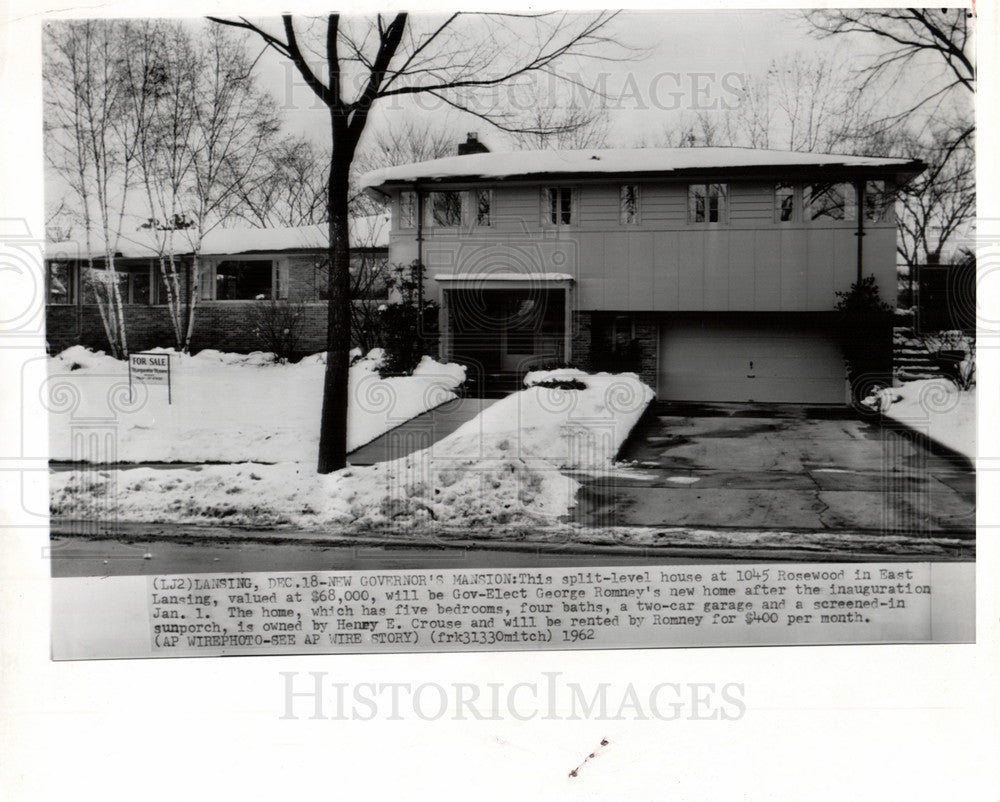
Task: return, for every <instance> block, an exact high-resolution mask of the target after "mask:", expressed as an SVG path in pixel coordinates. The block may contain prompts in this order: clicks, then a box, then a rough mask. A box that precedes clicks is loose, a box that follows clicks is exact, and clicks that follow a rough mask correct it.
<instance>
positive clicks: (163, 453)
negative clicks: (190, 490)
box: [49, 346, 465, 464]
mask: <svg viewBox="0 0 1000 802" xmlns="http://www.w3.org/2000/svg"><path fill="white" fill-rule="evenodd" d="M150 353H164V354H170V362H171V378H172V396H173V397H172V403H170V404H168V403H167V388H166V387H164V386H156V385H152V386H148V387H142V386H139V387H136V388H135V393H134V396H133V402H132V403H130V402H129V394H128V365H127V363H126V362H124V361H121V360H117V359H114V358H113V357H110V356H108V355H106V354H104V353H103V352H100V351H98V352H96V353H95V352H93V351H90V350H88V349H86V348H83V347H80V346H74V347H72V348H68V349H67V350H65V351H63V352H62V353H61V354H59V355H58V356H55V357H53V358H51V359H50V360H49V375H50V377H51V378H50V393H51V394H52V395H53V396H54V397H56V396H57V389H58V388H60V386H62V388H61V390H59V392H61V393H64V394H69V395H75V396H76V397H77V398H78V404H77V405H76V406H75V407H73V408H71V409H68V410H61V409H59V408H56V409H55V410H54V411H53V413H52V414H51V415H50V423H49V426H50V429H49V443H50V449H51V450H50V457H51V459H54V460H71V459H80V457H79V456H75V455H74V454H73V452H72V447H73V446H72V442H73V435H74V432H76V431H80V429H79V428H78V427H79V426H80V424H81V422H83V421H84V420H85V419H87V418H92V419H98V420H99V419H102V418H104V419H107V418H108V417H109V416H113V415H117V420H118V425H117V438H116V442H115V448H116V451H117V461H119V462H246V461H254V462H285V461H287V462H303V463H309V464H312V463H314V462H315V459H316V452H317V448H318V444H319V420H320V409H321V406H322V396H323V373H324V370H325V367H324V358H323V355H322V354H316V355H314V356H311V357H306V358H305V359H303V360H302V361H301V362H298V363H295V364H279V363H276V362H275V361H274V357H273V355H271V354H266V353H261V352H257V353H252V354H225V353H221V352H219V351H213V350H205V351H200V352H198V353H197V354H195V355H194V356H189V355H186V354H180V353H177V352H176V351H174V350H173V349H159V348H157V349H152V351H150ZM380 358H381V352H380V351H378V350H375V351H372V352H371V353H370V354H368V355H367V356H366V357H364V358H361V359H359V360H358V361H357V362H356V363H355V364H354V365H353V366H352V367H351V373H350V401H349V414H348V424H347V430H348V438H347V439H348V449H349V450H353V449H355V448H359V447H360V446H362V445H364V444H365V443H367V442H369V441H371V440H373V439H374V438H376V437H378V436H379V435H381V434H383V433H384V432H386V431H387V430H389V429H392V428H394V427H396V426H398V425H400V424H401V423H404V422H406V421H407V420H409V419H411V418H413V417H415V416H416V415H419V414H420V413H422V412H424V411H426V410H428V409H431V408H433V407H436V406H438V405H439V404H443V403H444V402H445V401H449V400H451V399H453V398H456V397H457V396H456V395H455V392H454V390H455V389H456V388H457V387H458V386H459V385H460V384H461V383H462V382H463V381H464V380H465V368H463V367H462V366H461V365H455V364H447V365H442V364H440V363H438V362H435V361H434V360H433V359H431V358H430V357H424V359H423V361H422V362H421V363H420V364H419V365H418V366H417V368H416V369H415V370H414V372H413V375H412V376H401V377H392V378H387V379H381V378H379V375H378V371H377V368H378V364H379V359H380ZM67 384H68V386H64V385H67ZM64 397H66V396H64ZM53 406H58V405H55V404H53ZM82 457H83V460H84V461H86V460H88V459H93V460H99V459H101V457H100V456H99V455H97V454H93V455H88V454H86V453H85V454H83V455H82Z"/></svg>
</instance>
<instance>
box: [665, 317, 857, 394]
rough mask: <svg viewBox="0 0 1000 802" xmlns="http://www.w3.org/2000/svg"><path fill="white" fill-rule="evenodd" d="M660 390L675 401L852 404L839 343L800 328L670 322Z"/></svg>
mask: <svg viewBox="0 0 1000 802" xmlns="http://www.w3.org/2000/svg"><path fill="white" fill-rule="evenodd" d="M658 384H659V388H658V396H659V397H660V398H661V399H664V400H670V401H759V402H774V403H800V404H843V403H846V401H847V385H846V379H845V369H844V358H843V356H842V352H841V349H840V347H839V345H838V344H837V342H836V340H835V339H834V338H833V337H831V336H830V335H829V334H827V333H825V332H822V331H817V330H815V329H808V328H802V327H791V328H789V327H784V326H783V327H768V326H766V325H752V324H727V323H721V322H715V321H712V322H705V323H696V322H677V323H665V324H663V325H661V327H660V372H659V380H658Z"/></svg>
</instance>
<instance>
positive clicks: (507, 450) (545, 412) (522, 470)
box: [52, 363, 653, 534]
mask: <svg viewBox="0 0 1000 802" xmlns="http://www.w3.org/2000/svg"><path fill="white" fill-rule="evenodd" d="M426 370H433V368H432V366H431V365H430V364H429V363H428V364H427V366H426ZM580 375H582V376H583V377H584V378H585V379H586V383H587V385H588V386H587V388H586V389H585V390H571V391H564V390H558V389H551V388H545V387H529V388H527V389H525V390H522V391H521V392H518V393H515V394H513V395H511V396H508V397H507V398H504V399H501V400H500V401H498V402H496V403H495V404H493V405H491V406H490V407H488V408H487V409H486V410H485V411H484V412H483V413H482V414H480V415H479V416H478V417H477V418H475V419H473V420H471V421H469V422H467V423H466V424H464V425H463V426H462V427H460V428H459V429H457V430H456V431H455V432H453V433H452V434H451V435H449V436H448V437H445V438H444V439H442V440H441V441H439V442H438V443H436V444H434V445H433V446H431V447H430V448H427V449H424V450H422V451H417V452H415V453H413V454H410V455H409V456H406V457H402V458H400V459H397V460H394V461H392V462H387V463H382V464H380V465H372V466H367V467H349V468H347V469H345V470H342V471H339V472H337V473H335V474H330V475H328V476H318V475H317V474H315V473H314V472H313V471H312V468H311V466H307V465H300V464H289V463H283V464H280V465H256V464H242V465H206V466H202V467H198V468H195V469H171V470H156V469H149V468H137V469H132V470H116V471H81V472H72V473H69V472H67V473H58V472H57V473H55V474H53V476H52V514H53V515H55V516H60V517H66V518H89V517H91V516H92V515H93V514H95V513H96V512H97V511H100V513H101V514H102V515H104V516H108V515H115V516H117V517H118V518H119V519H120V520H131V521H149V522H152V521H176V522H180V523H204V522H209V521H213V522H224V523H226V524H229V525H239V526H258V527H259V526H265V527H266V526H281V525H293V526H298V527H303V528H315V527H319V526H324V525H329V524H352V525H354V526H356V527H362V528H363V527H378V528H381V529H384V528H385V527H387V526H388V527H392V526H398V527H402V528H406V529H409V528H412V527H417V526H433V525H444V526H453V527H454V526H468V525H474V524H490V525H491V528H492V527H497V526H503V525H506V524H511V525H525V524H535V523H537V524H545V523H553V522H555V521H558V519H559V518H560V517H561V516H564V515H566V514H567V513H568V512H569V510H570V508H571V507H572V506H573V505H574V504H575V498H576V493H577V491H578V490H579V487H580V486H579V483H578V482H576V481H575V480H574V479H571V478H570V477H568V476H565V475H564V474H563V473H562V471H561V469H562V468H585V469H607V468H609V467H610V466H611V463H612V460H613V459H614V457H615V454H616V453H617V451H618V449H619V448H620V446H621V444H622V443H623V442H624V440H625V438H626V437H627V436H628V434H629V432H630V431H631V429H632V427H633V426H634V425H635V422H636V421H638V419H639V417H640V416H641V415H642V412H643V410H645V408H646V406H647V404H648V403H649V402H650V401H651V400H652V398H653V392H652V390H650V389H649V388H648V387H646V386H645V385H643V384H642V383H641V382H640V381H639V379H638V378H637V377H636V376H634V375H632V374H624V375H620V376H614V375H609V374H599V375H597V376H588V375H586V374H580ZM418 378H419V377H418ZM489 531H490V528H487V529H484V530H483V533H484V534H487V533H488V532H489Z"/></svg>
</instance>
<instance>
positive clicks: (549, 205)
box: [542, 187, 573, 226]
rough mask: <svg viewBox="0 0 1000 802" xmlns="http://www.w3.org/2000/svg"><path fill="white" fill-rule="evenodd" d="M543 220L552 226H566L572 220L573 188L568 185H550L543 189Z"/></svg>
mask: <svg viewBox="0 0 1000 802" xmlns="http://www.w3.org/2000/svg"><path fill="white" fill-rule="evenodd" d="M542 202H543V203H544V204H545V213H544V217H545V221H546V222H547V223H548V224H549V225H553V226H568V225H570V223H572V222H573V190H572V189H570V188H569V187H550V188H549V189H546V190H545V191H544V194H543V196H542Z"/></svg>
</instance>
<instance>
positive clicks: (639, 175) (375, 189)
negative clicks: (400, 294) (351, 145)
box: [365, 159, 927, 197]
mask: <svg viewBox="0 0 1000 802" xmlns="http://www.w3.org/2000/svg"><path fill="white" fill-rule="evenodd" d="M926 167H927V165H925V164H924V163H923V162H922V161H920V160H919V159H912V160H910V161H907V162H901V163H899V164H796V165H784V166H771V165H766V166H762V165H751V166H746V167H708V168H706V167H684V168H678V169H675V170H641V171H622V172H606V173H604V172H593V171H579V170H577V171H551V172H532V173H511V174H509V175H502V176H497V175H488V174H483V173H477V174H462V175H440V176H422V177H419V178H397V179H389V180H386V181H383V182H382V183H381V184H378V185H375V186H369V187H366V188H365V191H366V192H367V193H369V195H371V196H372V197H375V196H376V194H377V195H380V196H382V197H385V196H386V195H387V194H388V193H389V192H391V191H392V190H395V189H403V188H406V187H412V186H414V185H417V184H424V185H428V184H467V183H477V182H487V181H488V182H496V183H511V182H532V181H535V182H537V181H551V180H562V181H595V182H600V181H607V180H609V179H613V178H615V177H622V176H628V177H629V178H634V179H636V180H652V179H661V180H667V181H690V180H694V179H699V178H705V179H710V178H715V179H717V178H721V177H725V178H739V179H743V180H753V179H767V180H775V179H781V178H788V179H791V178H799V179H803V178H826V177H829V176H838V177H845V178H890V177H893V178H904V179H906V180H908V179H909V178H912V177H914V176H916V175H919V174H920V173H922V172H923V171H924V170H925V169H926Z"/></svg>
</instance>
